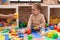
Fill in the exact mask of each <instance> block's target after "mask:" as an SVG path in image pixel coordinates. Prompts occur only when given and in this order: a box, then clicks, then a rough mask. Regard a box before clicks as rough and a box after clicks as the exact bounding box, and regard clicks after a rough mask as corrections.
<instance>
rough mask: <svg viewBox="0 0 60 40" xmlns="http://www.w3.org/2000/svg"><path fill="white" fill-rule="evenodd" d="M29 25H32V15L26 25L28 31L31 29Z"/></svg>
mask: <svg viewBox="0 0 60 40" xmlns="http://www.w3.org/2000/svg"><path fill="white" fill-rule="evenodd" d="M31 24H32V15H31V16H30V18H29V21H28V25H27V27H28V28H29V29H31Z"/></svg>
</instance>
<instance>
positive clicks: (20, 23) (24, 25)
mask: <svg viewBox="0 0 60 40" xmlns="http://www.w3.org/2000/svg"><path fill="white" fill-rule="evenodd" d="M19 27H20V28H25V27H27V23H26V22H19Z"/></svg>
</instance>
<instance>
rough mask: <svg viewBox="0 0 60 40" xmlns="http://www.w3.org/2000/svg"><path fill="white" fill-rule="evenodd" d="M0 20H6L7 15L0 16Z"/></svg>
mask: <svg viewBox="0 0 60 40" xmlns="http://www.w3.org/2000/svg"><path fill="white" fill-rule="evenodd" d="M0 18H1V19H7V18H9V15H3V14H0Z"/></svg>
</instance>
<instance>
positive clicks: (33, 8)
mask: <svg viewBox="0 0 60 40" xmlns="http://www.w3.org/2000/svg"><path fill="white" fill-rule="evenodd" d="M32 13H33V14H35V15H36V14H39V13H40V10H38V9H37V8H36V6H32Z"/></svg>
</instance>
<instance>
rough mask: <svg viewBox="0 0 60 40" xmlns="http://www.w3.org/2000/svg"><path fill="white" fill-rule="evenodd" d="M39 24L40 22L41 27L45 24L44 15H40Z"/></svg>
mask: <svg viewBox="0 0 60 40" xmlns="http://www.w3.org/2000/svg"><path fill="white" fill-rule="evenodd" d="M40 21H41V24H40V27H43V26H45V18H44V16H43V15H42V17H41V20H40Z"/></svg>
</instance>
